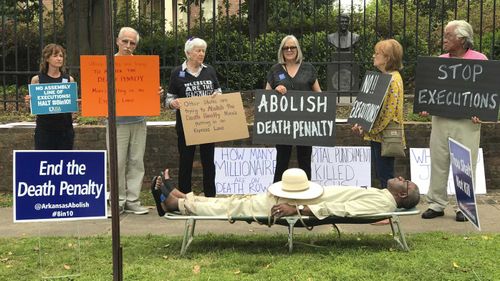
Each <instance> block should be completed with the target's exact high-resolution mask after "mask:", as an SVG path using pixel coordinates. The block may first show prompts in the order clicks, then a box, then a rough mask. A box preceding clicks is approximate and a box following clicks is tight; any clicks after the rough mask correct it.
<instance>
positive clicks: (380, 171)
mask: <svg viewBox="0 0 500 281" xmlns="http://www.w3.org/2000/svg"><path fill="white" fill-rule="evenodd" d="M370 147H371V153H372V165H373V166H374V167H375V176H376V177H377V179H378V180H379V181H380V187H381V188H387V181H388V180H389V179H392V178H393V177H394V157H384V156H382V144H381V143H380V142H376V141H370Z"/></svg>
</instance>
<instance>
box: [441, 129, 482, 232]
mask: <svg viewBox="0 0 500 281" xmlns="http://www.w3.org/2000/svg"><path fill="white" fill-rule="evenodd" d="M448 145H449V147H450V162H451V169H452V171H453V183H454V184H455V195H456V197H457V205H458V209H459V210H460V211H462V213H463V214H464V216H465V217H467V218H468V219H469V221H470V222H471V223H472V224H473V225H474V226H475V227H476V228H477V229H478V230H481V226H480V225H479V216H478V213H477V205H476V194H475V193H474V179H473V173H472V161H471V155H470V149H469V148H467V147H465V146H464V145H462V144H461V143H459V142H457V141H455V140H454V139H452V138H448Z"/></svg>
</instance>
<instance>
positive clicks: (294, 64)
mask: <svg viewBox="0 0 500 281" xmlns="http://www.w3.org/2000/svg"><path fill="white" fill-rule="evenodd" d="M317 77H318V74H317V72H316V69H315V68H314V66H313V65H312V64H310V63H308V62H304V61H303V56H302V50H301V49H300V45H299V41H298V40H297V38H296V37H295V36H293V35H287V36H285V38H283V40H281V44H280V47H279V49H278V63H277V64H275V65H273V66H272V67H271V70H269V73H268V74H267V84H266V90H275V91H276V92H278V93H280V94H282V95H285V94H286V93H287V91H288V90H295V91H314V92H321V88H320V86H319V83H318V79H317ZM291 153H292V146H291V145H282V144H277V145H276V169H275V170H274V182H278V181H280V180H281V175H282V174H283V172H284V171H285V170H286V169H288V163H289V162H290V155H291ZM311 153H312V147H311V146H301V145H297V161H298V162H299V168H301V169H302V170H304V171H305V172H306V174H307V178H308V179H309V180H311Z"/></svg>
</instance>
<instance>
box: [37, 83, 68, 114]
mask: <svg viewBox="0 0 500 281" xmlns="http://www.w3.org/2000/svg"><path fill="white" fill-rule="evenodd" d="M77 87H78V86H77V85H76V83H75V82H68V83H51V84H30V85H29V93H30V96H31V100H30V107H31V114H56V113H67V112H77V111H78V102H77V101H78V89H77Z"/></svg>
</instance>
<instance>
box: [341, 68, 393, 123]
mask: <svg viewBox="0 0 500 281" xmlns="http://www.w3.org/2000/svg"><path fill="white" fill-rule="evenodd" d="M391 78H392V75H390V74H384V73H380V72H374V71H367V72H366V74H365V77H364V78H363V84H362V85H361V88H360V89H359V94H358V97H357V98H356V100H355V101H354V103H353V104H352V109H351V113H350V114H349V119H348V120H347V122H348V123H350V124H358V125H360V126H361V127H363V129H364V130H365V131H370V130H371V128H372V126H373V123H375V120H377V116H378V112H379V111H380V107H381V106H382V103H383V102H384V97H385V93H386V92H387V89H388V88H389V85H390V84H391Z"/></svg>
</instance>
